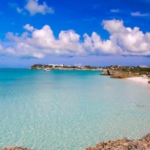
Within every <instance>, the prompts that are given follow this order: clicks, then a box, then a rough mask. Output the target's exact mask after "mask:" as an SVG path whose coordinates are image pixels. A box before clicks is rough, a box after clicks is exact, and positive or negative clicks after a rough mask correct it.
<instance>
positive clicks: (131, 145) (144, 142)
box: [86, 134, 150, 150]
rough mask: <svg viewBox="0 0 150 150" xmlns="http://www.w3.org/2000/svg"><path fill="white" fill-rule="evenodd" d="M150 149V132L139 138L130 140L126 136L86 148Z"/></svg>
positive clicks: (100, 149) (115, 149) (92, 149)
mask: <svg viewBox="0 0 150 150" xmlns="http://www.w3.org/2000/svg"><path fill="white" fill-rule="evenodd" d="M108 149H109V150H150V134H147V135H146V136H144V137H143V138H142V139H139V140H128V139H126V138H123V139H118V140H114V141H108V142H101V143H99V144H97V145H96V146H95V147H91V146H90V147H88V148H87V149H86V150H108Z"/></svg>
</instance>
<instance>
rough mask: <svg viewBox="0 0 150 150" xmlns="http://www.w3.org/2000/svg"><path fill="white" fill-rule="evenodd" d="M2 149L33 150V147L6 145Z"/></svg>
mask: <svg viewBox="0 0 150 150" xmlns="http://www.w3.org/2000/svg"><path fill="white" fill-rule="evenodd" d="M2 150H31V149H28V148H23V147H18V146H7V147H4V148H3V149H2Z"/></svg>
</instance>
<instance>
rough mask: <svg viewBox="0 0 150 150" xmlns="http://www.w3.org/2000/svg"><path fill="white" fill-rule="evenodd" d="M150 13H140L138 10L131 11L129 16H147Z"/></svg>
mask: <svg viewBox="0 0 150 150" xmlns="http://www.w3.org/2000/svg"><path fill="white" fill-rule="evenodd" d="M149 15H150V14H148V13H145V14H142V13H140V12H132V13H131V16H134V17H145V16H149Z"/></svg>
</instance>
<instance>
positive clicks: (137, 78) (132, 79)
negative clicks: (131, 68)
mask: <svg viewBox="0 0 150 150" xmlns="http://www.w3.org/2000/svg"><path fill="white" fill-rule="evenodd" d="M127 79H128V80H131V81H135V82H139V83H144V84H148V81H150V79H147V78H143V77H133V78H127Z"/></svg>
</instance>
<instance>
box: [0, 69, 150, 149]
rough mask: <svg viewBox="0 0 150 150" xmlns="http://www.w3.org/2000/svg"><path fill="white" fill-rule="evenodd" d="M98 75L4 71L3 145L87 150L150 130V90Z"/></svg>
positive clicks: (0, 74) (0, 72) (0, 89)
mask: <svg viewBox="0 0 150 150" xmlns="http://www.w3.org/2000/svg"><path fill="white" fill-rule="evenodd" d="M99 74H100V71H57V70H52V71H50V72H44V71H41V70H28V69H0V147H4V146H8V145H19V146H24V147H29V148H35V149H37V150H84V149H86V147H87V146H88V145H95V144H96V143H98V142H100V141H103V140H110V139H116V138H122V137H124V136H126V137H128V138H141V137H142V136H143V135H145V134H147V133H148V132H150V115H149V114H150V86H149V85H143V84H138V83H134V82H131V81H128V80H117V79H110V78H109V77H106V76H100V75H99Z"/></svg>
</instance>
